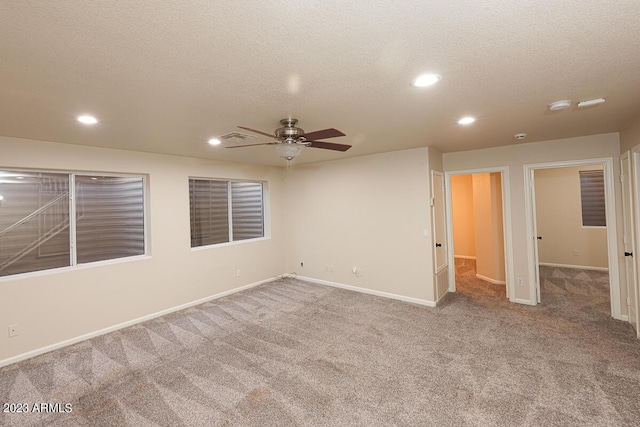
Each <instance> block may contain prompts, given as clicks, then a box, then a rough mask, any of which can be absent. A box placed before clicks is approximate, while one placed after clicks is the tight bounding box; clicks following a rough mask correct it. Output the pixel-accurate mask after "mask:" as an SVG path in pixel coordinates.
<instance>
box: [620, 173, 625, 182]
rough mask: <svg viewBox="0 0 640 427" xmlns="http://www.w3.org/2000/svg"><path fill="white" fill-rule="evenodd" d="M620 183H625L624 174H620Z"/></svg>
mask: <svg viewBox="0 0 640 427" xmlns="http://www.w3.org/2000/svg"><path fill="white" fill-rule="evenodd" d="M620 183H621V184H624V174H620Z"/></svg>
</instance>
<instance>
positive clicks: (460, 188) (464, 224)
mask: <svg viewBox="0 0 640 427" xmlns="http://www.w3.org/2000/svg"><path fill="white" fill-rule="evenodd" d="M451 205H452V206H451V213H452V216H453V249H454V255H455V256H457V257H464V258H475V256H476V224H475V218H474V215H473V181H472V175H453V176H452V177H451Z"/></svg>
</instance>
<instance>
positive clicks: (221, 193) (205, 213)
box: [189, 179, 229, 248]
mask: <svg viewBox="0 0 640 427" xmlns="http://www.w3.org/2000/svg"><path fill="white" fill-rule="evenodd" d="M189 208H190V210H191V215H190V216H191V247H192V248H194V247H198V246H205V245H213V244H216V243H224V242H228V241H229V196H228V182H227V181H214V180H206V179H189Z"/></svg>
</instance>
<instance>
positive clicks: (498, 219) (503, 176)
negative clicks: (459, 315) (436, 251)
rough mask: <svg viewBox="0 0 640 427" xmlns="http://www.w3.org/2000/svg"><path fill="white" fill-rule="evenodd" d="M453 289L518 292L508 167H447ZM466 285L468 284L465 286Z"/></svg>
mask: <svg viewBox="0 0 640 427" xmlns="http://www.w3.org/2000/svg"><path fill="white" fill-rule="evenodd" d="M446 175H447V176H446V178H447V179H446V183H447V214H448V224H449V227H450V228H449V233H448V239H449V244H448V246H449V248H451V250H450V251H449V253H448V255H449V263H448V264H449V291H451V292H455V291H456V290H458V287H461V288H460V289H459V290H461V291H464V292H469V293H476V292H480V293H483V292H489V293H492V294H495V295H498V296H500V295H501V296H502V297H503V298H509V299H510V300H511V299H512V298H513V297H514V289H513V267H512V259H511V258H512V257H511V254H512V250H511V225H510V224H511V215H510V209H511V206H510V205H511V204H510V201H509V191H508V189H509V170H508V168H507V167H503V168H495V169H478V170H466V171H454V172H447V174H446ZM462 286H464V288H462Z"/></svg>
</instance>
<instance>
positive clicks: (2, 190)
mask: <svg viewBox="0 0 640 427" xmlns="http://www.w3.org/2000/svg"><path fill="white" fill-rule="evenodd" d="M143 188H144V179H143V178H142V177H140V176H135V177H131V176H128V177H125V176H95V175H93V176H92V175H85V174H83V175H80V174H74V173H60V172H32V171H30V172H26V171H13V170H11V171H9V170H0V196H1V197H0V276H8V275H12V274H19V273H27V272H32V271H39V270H47V269H52V268H59V267H67V266H71V265H76V264H84V263H89V262H95V261H102V260H108V259H115V258H123V257H129V256H134V255H143V254H144V253H145V234H144V193H143Z"/></svg>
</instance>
